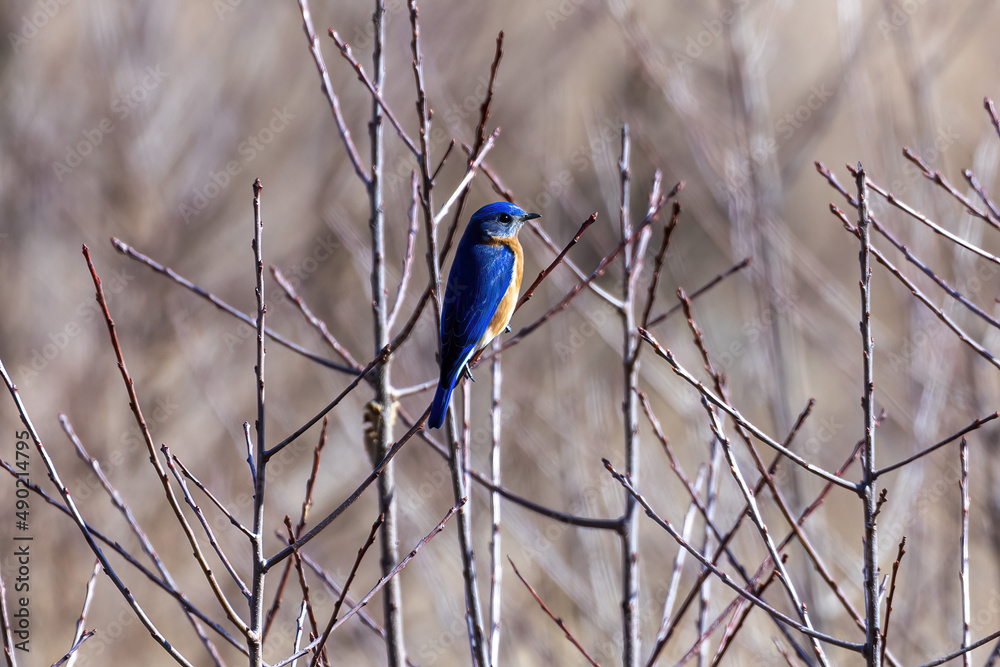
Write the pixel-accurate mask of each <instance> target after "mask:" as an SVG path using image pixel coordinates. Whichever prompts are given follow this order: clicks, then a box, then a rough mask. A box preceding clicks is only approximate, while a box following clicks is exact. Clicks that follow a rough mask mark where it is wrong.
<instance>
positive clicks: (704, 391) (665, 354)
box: [639, 328, 857, 492]
mask: <svg viewBox="0 0 1000 667" xmlns="http://www.w3.org/2000/svg"><path fill="white" fill-rule="evenodd" d="M639 335H641V336H642V337H643V339H645V341H646V342H647V343H649V344H650V345H651V346H652V347H653V349H654V350H656V353H657V354H658V355H659V356H660V357H662V358H663V359H665V360H666V361H667V363H669V364H670V367H671V368H673V370H674V373H676V374H677V375H679V376H680V377H681V378H683V379H684V380H685V381H686V382H687V383H688V384H690V385H691V386H692V387H694V388H695V389H697V390H698V391H699V392H700V393H701V395H702V396H704V397H705V398H706V399H708V401H709V402H710V403H712V405H715V406H716V407H718V408H720V409H721V410H722V411H723V412H725V413H726V414H728V415H729V416H730V417H732V419H733V420H734V421H736V423H738V424H739V425H740V426H742V427H743V428H745V429H746V430H747V431H749V432H750V433H752V434H753V435H754V437H756V438H757V439H758V440H760V441H761V442H763V443H764V444H766V445H767V446H769V447H771V448H772V449H774V450H776V451H779V452H781V453H782V454H784V455H785V456H786V457H788V459H789V460H791V461H793V462H795V463H796V464H798V465H800V466H802V467H803V468H805V469H806V470H808V471H809V472H811V473H813V474H814V475H817V476H818V477H822V478H823V479H825V480H827V481H828V482H833V483H834V484H836V485H837V486H839V487H841V488H844V489H849V490H851V491H855V492H856V491H857V486H856V485H855V484H854V483H852V482H849V481H847V480H846V479H843V478H841V477H839V476H837V475H834V474H833V473H831V472H829V471H827V470H824V469H822V468H820V467H818V466H816V465H813V464H812V463H809V462H808V461H806V460H805V459H803V458H802V457H801V456H799V455H798V454H796V453H795V452H793V451H791V450H790V449H788V448H787V447H785V446H784V445H782V444H781V443H779V442H777V441H776V440H774V439H773V438H771V437H770V436H769V435H767V434H766V433H764V432H763V431H761V430H760V429H759V428H757V427H756V426H754V425H753V424H752V423H750V422H749V421H747V419H746V418H745V417H743V415H741V414H740V413H739V411H738V410H736V408H734V407H733V406H731V405H729V404H728V403H726V402H725V401H723V400H722V399H721V398H719V397H718V396H716V395H715V394H713V393H712V392H711V391H710V390H709V389H708V388H706V387H705V386H704V385H703V384H702V383H701V382H700V381H699V380H698V379H697V378H695V377H694V376H693V375H691V373H689V372H688V371H687V370H685V369H684V368H683V367H682V366H681V365H680V364H678V363H677V360H676V359H675V358H674V355H673V353H672V352H671V351H670V350H668V349H666V348H664V347H662V346H660V344H659V342H657V340H656V339H655V338H654V337H653V336H652V334H650V333H649V332H648V331H646V330H645V329H642V328H640V329H639Z"/></svg>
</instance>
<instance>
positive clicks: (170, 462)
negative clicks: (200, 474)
mask: <svg viewBox="0 0 1000 667" xmlns="http://www.w3.org/2000/svg"><path fill="white" fill-rule="evenodd" d="M160 451H161V452H163V457H164V460H165V461H166V462H167V468H168V469H169V470H170V472H171V473H172V474H173V476H174V479H176V480H177V484H178V485H179V486H180V487H181V492H182V493H183V494H184V500H185V501H187V504H188V506H190V507H191V509H192V510H194V513H195V516H197V517H198V522H199V523H201V527H202V529H203V530H204V531H205V535H206V536H207V537H208V543H209V544H210V545H211V546H212V548H213V549H214V550H215V555H216V556H218V557H219V560H221V561H222V565H223V566H224V567H225V568H226V572H228V573H229V576H230V577H232V579H233V581H234V582H236V585H237V586H238V587H239V589H240V592H241V593H243V597H245V598H247V599H248V600H249V599H250V590H249V589H248V588H247V585H246V584H244V583H243V579H242V578H240V575H239V573H238V572H237V571H236V568H234V567H233V564H232V563H230V562H229V558H228V557H227V556H226V552H225V551H223V550H222V546H221V545H220V544H219V541H218V540H217V539H216V538H215V531H213V530H212V525H211V524H210V523H209V522H208V519H207V518H206V517H205V513H204V512H202V511H201V507H199V506H198V503H196V502H195V500H194V498H193V497H192V496H191V491H190V490H189V489H188V486H187V482H185V481H184V478H183V477H182V476H181V474H180V472H178V470H177V466H175V465H174V461H176V460H177V457H176V456H173V455H172V454H171V453H170V448H169V447H167V446H166V445H161V446H160Z"/></svg>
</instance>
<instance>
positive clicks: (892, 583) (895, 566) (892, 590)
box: [882, 535, 906, 660]
mask: <svg viewBox="0 0 1000 667" xmlns="http://www.w3.org/2000/svg"><path fill="white" fill-rule="evenodd" d="M905 553H906V536H905V535H904V536H903V539H901V540H900V541H899V552H898V553H897V554H896V560H895V561H893V563H892V576H891V577H890V579H889V597H887V598H886V602H885V628H884V629H883V630H882V659H883V660H885V652H886V648H887V647H888V645H889V644H888V642H886V637H887V636H888V634H889V615H890V614H891V613H892V600H893V597H895V595H896V574H897V573H898V572H899V564H900V562H902V560H903V554H905Z"/></svg>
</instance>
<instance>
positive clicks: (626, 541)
mask: <svg viewBox="0 0 1000 667" xmlns="http://www.w3.org/2000/svg"><path fill="white" fill-rule="evenodd" d="M630 152H631V146H630V141H629V133H628V125H625V126H623V127H622V153H621V161H620V162H619V165H618V166H619V168H620V170H621V196H622V199H621V210H620V226H621V241H622V243H623V244H625V252H623V253H622V264H623V266H624V276H623V278H622V281H623V282H622V305H621V309H620V313H621V318H622V329H623V335H622V367H623V371H624V373H623V374H624V378H625V386H624V388H623V390H624V392H625V394H624V398H625V400H624V401H623V402H622V411H623V416H624V426H625V474H626V476H627V477H628V478H629V480H630V481H631V483H632V484H633V485H634V484H637V483H638V479H639V412H638V404H637V402H636V401H637V389H638V384H639V334H638V330H637V328H636V314H635V293H636V282H637V280H638V277H639V268H641V266H642V257H643V255H644V254H645V248H646V244H647V243H648V242H649V236H650V227H649V226H648V225H646V226H645V227H644V228H643V229H642V231H641V233H640V234H639V237H638V238H637V239H635V240H632V241H631V242H629V241H630V239H632V222H631V219H630V217H631V214H630V212H629V197H630V189H631V188H630V180H631V174H630V170H629V158H630V155H629V154H630ZM659 198H660V195H659V173H657V178H656V179H655V180H654V183H653V193H652V194H651V196H650V207H651V209H652V207H653V206H654V205H655V203H656V202H657V201H658V200H659ZM638 519H639V505H638V503H637V502H636V500H635V498H634V497H632V495H631V494H629V493H626V494H625V514H624V516H623V517H622V521H623V522H622V528H621V536H622V664H623V665H624V667H635V666H637V665H638V664H639V660H640V657H639V656H640V653H641V651H640V646H639V609H638V605H639V522H638Z"/></svg>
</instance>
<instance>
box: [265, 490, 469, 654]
mask: <svg viewBox="0 0 1000 667" xmlns="http://www.w3.org/2000/svg"><path fill="white" fill-rule="evenodd" d="M462 502H465V501H464V500H463V501H462ZM458 507H459V506H458V505H455V506H454V507H452V508H451V509H450V510H448V513H447V514H445V515H444V518H443V519H441V521H440V523H438V525H436V526H435V527H434V528H433V530H431V532H429V533H428V534H427V535H425V536H424V537H423V538H422V539H421V540H420V541H419V542H417V544H416V546H414V547H413V549H412V550H411V551H410V553H408V554H406V556H405V557H404V558H403V560H401V561H399V563H398V564H397V565H396V567H394V568H393V569H392V571H391V572H389V574H388V575H386V576H383V577H380V578H379V580H378V583H376V584H375V586H374V587H372V589H371V590H370V591H368V593H367V594H366V595H365V596H364V597H363V598H361V600H359V601H358V603H357V604H356V605H354V606H353V607H351V608H350V609H349V610H348V611H347V613H346V614H344V615H343V616H341V617H340V619H338V620H337V621H336V622H335V623H333V625H332V626H331V627H330V631H331V632H332V631H333V630H336V629H337V628H339V627H340V626H341V625H343V624H344V623H346V622H347V621H348V620H349V619H350V618H351V617H352V616H354V615H355V614H356V613H358V612H359V611H361V608H362V607H364V606H365V605H366V604H368V602H369V601H370V600H371V599H372V598H373V597H374V596H375V594H376V593H378V592H379V591H380V590H382V587H383V586H385V584H386V582H387V581H388V580H389V579H391V578H392V577H395V576H396V575H397V574H399V572H400V571H401V570H402V569H403V568H404V567H406V564H407V563H409V562H410V561H411V560H412V559H413V558H414V557H415V556H416V555H417V552H418V551H420V549H421V547H423V546H424V545H425V544H427V542H429V541H430V540H431V539H433V538H434V536H435V535H437V534H438V533H440V532H441V531H442V530H444V526H445V524H446V523H448V519H450V518H451V517H452V515H454V514H455V513H456V512H457V511H458ZM320 639H321V637H317V638H316V639H315V640H313V641H312V642H310V643H309V644H307V645H306V646H303V647H302V648H301V649H299V650H298V651H296V652H295V653H293V654H292V655H291V656H289V657H287V658H285V659H284V660H281V661H279V662H276V663H275V664H274V665H273V666H272V667H283V666H284V665H287V664H288V663H290V662H291V661H292V660H294V659H296V658H298V657H300V656H303V655H305V654H306V653H309V652H310V651H312V650H314V649H315V648H316V647H317V646H318V645H319V642H320Z"/></svg>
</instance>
